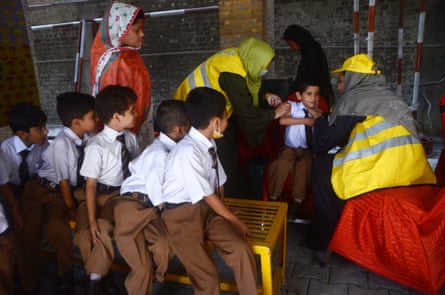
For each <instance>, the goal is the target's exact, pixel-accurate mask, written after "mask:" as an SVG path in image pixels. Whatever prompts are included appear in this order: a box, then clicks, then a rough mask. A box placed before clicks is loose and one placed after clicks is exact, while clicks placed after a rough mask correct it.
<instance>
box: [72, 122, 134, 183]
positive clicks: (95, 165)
mask: <svg viewBox="0 0 445 295" xmlns="http://www.w3.org/2000/svg"><path fill="white" fill-rule="evenodd" d="M123 133H125V146H126V147H127V149H128V151H129V153H130V156H131V159H134V158H136V157H137V155H138V154H139V146H138V143H137V140H136V136H135V135H134V133H132V132H131V131H128V130H125V131H123V132H118V131H116V130H114V129H111V128H110V127H108V126H107V125H105V126H104V129H103V130H102V131H101V132H100V133H98V134H97V135H96V136H93V137H92V138H91V139H90V140H89V141H88V143H87V146H86V147H85V156H84V159H83V163H82V167H81V168H80V175H82V176H84V177H89V178H95V179H96V180H97V182H98V183H102V184H105V185H110V186H120V185H121V184H122V181H123V178H124V177H123V173H122V159H121V146H122V144H121V143H120V142H119V141H118V140H117V139H116V137H117V136H119V135H121V134H123Z"/></svg>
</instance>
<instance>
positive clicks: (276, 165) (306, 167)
mask: <svg viewBox="0 0 445 295" xmlns="http://www.w3.org/2000/svg"><path fill="white" fill-rule="evenodd" d="M289 103H290V105H291V113H290V117H291V118H304V117H305V106H304V104H303V103H302V102H298V103H297V102H294V101H289ZM306 112H307V111H306ZM307 132H312V128H309V130H308V129H307V128H306V125H304V124H295V125H288V126H286V129H285V137H284V146H283V148H282V150H281V153H280V155H279V156H278V158H277V159H275V160H274V161H273V162H272V163H271V164H270V166H269V173H268V193H269V196H275V197H278V196H280V195H281V194H282V192H283V185H284V182H285V181H286V179H287V177H288V175H289V173H290V172H292V191H291V196H292V198H293V200H296V201H299V202H302V201H303V200H304V199H305V198H306V194H307V188H308V186H309V183H310V181H311V179H310V175H311V166H312V159H313V153H312V149H311V147H310V143H308V142H307V138H308V137H307V134H306V133H307Z"/></svg>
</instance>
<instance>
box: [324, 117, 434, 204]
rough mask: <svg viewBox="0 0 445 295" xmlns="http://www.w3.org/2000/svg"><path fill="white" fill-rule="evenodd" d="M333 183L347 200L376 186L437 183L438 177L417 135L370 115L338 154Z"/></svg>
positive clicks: (355, 128)
mask: <svg viewBox="0 0 445 295" xmlns="http://www.w3.org/2000/svg"><path fill="white" fill-rule="evenodd" d="M331 182H332V186H333V188H334V191H335V193H336V194H337V196H338V197H339V198H340V199H343V200H346V199H350V198H352V197H355V196H358V195H360V194H363V193H367V192H370V191H373V190H376V189H382V188H390V187H397V186H408V185H413V184H435V183H436V177H435V175H434V172H433V171H432V169H431V166H430V165H429V163H428V161H427V159H426V156H425V151H424V149H423V146H422V144H421V143H420V141H419V140H418V139H417V138H416V137H415V136H413V135H411V133H409V132H408V130H406V129H405V128H404V127H403V126H401V125H393V124H391V123H389V122H388V121H386V120H385V119H384V118H383V117H380V116H367V117H366V119H365V121H363V122H360V123H357V124H356V125H355V127H354V129H353V130H352V132H351V134H350V136H349V140H348V143H347V145H346V146H345V147H344V148H343V149H342V150H341V151H340V152H339V153H337V154H336V155H335V158H334V162H333V166H332V175H331Z"/></svg>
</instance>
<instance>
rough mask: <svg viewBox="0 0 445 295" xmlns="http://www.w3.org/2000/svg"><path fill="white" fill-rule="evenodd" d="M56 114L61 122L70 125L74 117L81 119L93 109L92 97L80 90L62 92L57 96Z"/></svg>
mask: <svg viewBox="0 0 445 295" xmlns="http://www.w3.org/2000/svg"><path fill="white" fill-rule="evenodd" d="M56 99H57V114H58V115H59V118H60V120H61V121H62V124H63V125H64V126H66V127H70V126H71V124H72V122H73V120H74V119H82V118H83V117H84V116H85V115H86V114H88V113H89V112H91V111H94V110H95V102H94V97H93V96H91V95H89V94H85V93H80V92H71V91H69V92H64V93H62V94H60V95H59V96H57V98H56Z"/></svg>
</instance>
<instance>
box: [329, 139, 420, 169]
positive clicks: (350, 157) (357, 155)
mask: <svg viewBox="0 0 445 295" xmlns="http://www.w3.org/2000/svg"><path fill="white" fill-rule="evenodd" d="M417 143H419V142H418V140H417V139H416V138H415V137H414V136H411V135H404V136H397V137H392V138H389V139H387V140H385V141H383V142H381V143H379V144H376V145H373V146H370V147H367V148H363V149H360V150H357V151H353V152H349V153H348V154H347V155H346V156H345V157H343V158H335V159H334V162H333V166H334V167H336V166H340V165H342V164H344V163H346V162H349V161H354V160H357V159H361V158H364V157H368V156H372V155H375V154H378V153H381V152H382V151H383V150H385V149H387V148H391V147H397V146H402V145H408V144H417Z"/></svg>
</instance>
